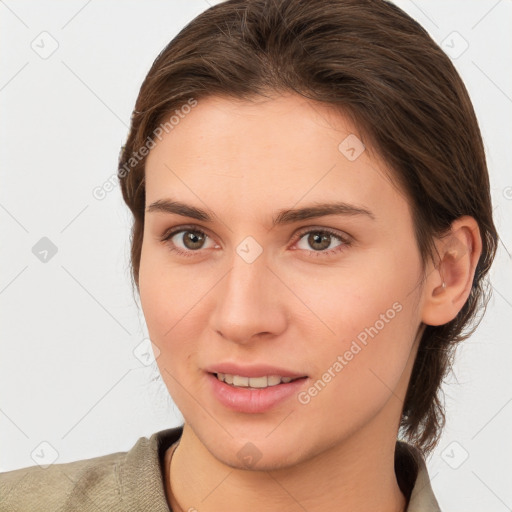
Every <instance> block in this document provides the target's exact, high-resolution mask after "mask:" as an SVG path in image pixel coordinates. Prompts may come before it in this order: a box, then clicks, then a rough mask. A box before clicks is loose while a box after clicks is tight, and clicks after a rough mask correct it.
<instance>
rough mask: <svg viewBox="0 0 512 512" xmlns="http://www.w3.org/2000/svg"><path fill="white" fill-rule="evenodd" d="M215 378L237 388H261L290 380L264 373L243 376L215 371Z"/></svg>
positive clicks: (289, 379) (289, 378) (286, 382)
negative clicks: (257, 375)
mask: <svg viewBox="0 0 512 512" xmlns="http://www.w3.org/2000/svg"><path fill="white" fill-rule="evenodd" d="M216 376H217V379H219V380H220V381H221V382H225V383H226V384H229V385H230V386H234V387H237V388H254V389H263V388H268V387H271V386H277V385H279V384H288V382H291V381H292V380H295V379H292V378H291V377H281V376H280V375H264V376H262V377H244V376H243V375H233V374H229V373H217V374H216Z"/></svg>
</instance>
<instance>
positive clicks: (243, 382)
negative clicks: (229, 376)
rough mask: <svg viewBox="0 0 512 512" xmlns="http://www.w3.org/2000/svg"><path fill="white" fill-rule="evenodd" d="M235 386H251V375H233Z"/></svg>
mask: <svg viewBox="0 0 512 512" xmlns="http://www.w3.org/2000/svg"><path fill="white" fill-rule="evenodd" d="M233 386H240V387H242V388H246V387H247V386H249V377H240V375H233Z"/></svg>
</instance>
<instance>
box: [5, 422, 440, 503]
mask: <svg viewBox="0 0 512 512" xmlns="http://www.w3.org/2000/svg"><path fill="white" fill-rule="evenodd" d="M181 433H182V428H181V427H179V428H174V429H168V430H163V431H161V432H157V433H156V434H153V435H152V436H151V437H150V438H149V439H147V438H145V437H141V438H140V439H139V440H138V441H137V443H136V444H135V446H134V447H133V448H132V449H131V450H130V451H128V452H120V453H112V454H110V455H104V456H102V457H96V458H93V459H87V460H79V461H76V462H69V463H65V464H53V465H51V466H50V467H48V468H47V469H42V468H40V467H39V466H33V467H29V468H24V469H18V470H15V471H9V472H7V473H0V512H18V511H19V512H21V511H23V512H32V511H38V512H71V511H76V512H78V511H80V512H99V511H109V512H118V511H119V512H121V511H123V512H136V511H137V512H145V511H147V512H170V508H169V505H168V504H167V499H166V497H165V483H164V477H163V461H164V457H165V452H166V450H167V448H169V447H170V446H171V445H172V444H173V443H175V442H176V441H178V440H179V439H180V437H181ZM395 471H396V474H397V480H398V482H399V484H400V487H401V489H402V491H403V492H404V494H405V495H406V497H407V496H408V495H409V493H410V500H409V505H408V507H407V512H440V508H439V505H438V503H437V500H436V498H435V496H434V493H433V492H432V487H431V486H430V480H429V477H428V473H427V469H426V466H425V462H424V461H423V459H422V458H421V455H420V453H419V451H418V450H417V449H416V448H414V447H413V446H411V445H409V444H406V443H403V442H401V441H398V442H397V447H396V452H395ZM416 473H417V474H416ZM411 488H412V491H411ZM171 512H172V511H171Z"/></svg>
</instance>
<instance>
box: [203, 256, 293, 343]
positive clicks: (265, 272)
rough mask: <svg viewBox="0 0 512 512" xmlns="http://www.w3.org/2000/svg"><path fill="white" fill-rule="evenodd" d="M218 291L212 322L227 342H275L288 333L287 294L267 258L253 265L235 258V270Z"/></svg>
mask: <svg viewBox="0 0 512 512" xmlns="http://www.w3.org/2000/svg"><path fill="white" fill-rule="evenodd" d="M216 288H217V296H216V307H215V309H214V312H213V314H212V316H211V318H210V322H211V326H212V328H213V329H214V330H215V332H216V333H217V334H218V335H220V336H222V337H223V338H224V339H226V340H229V341H232V342H234V343H238V344H248V343H252V342H254V341H256V340H261V339H264V338H267V339H271V338H272V337H275V336H278V335H279V334H281V333H282V332H283V331H284V330H285V329H286V326H287V314H286V307H285V303H284V301H283V300H282V299H283V296H282V293H283V290H280V286H279V281H278V280H277V279H276V277H275V274H274V273H273V272H272V271H271V270H270V268H269V267H268V262H267V260H266V258H265V257H264V256H263V254H262V255H261V256H260V257H259V258H258V259H256V261H253V262H252V263H247V262H246V261H244V260H243V259H242V258H241V257H239V256H238V254H234V256H233V259H232V266H231V270H230V271H229V272H228V274H227V275H226V276H225V278H224V279H223V280H222V281H221V283H219V285H218V286H217V287H216ZM281 288H282V287H281Z"/></svg>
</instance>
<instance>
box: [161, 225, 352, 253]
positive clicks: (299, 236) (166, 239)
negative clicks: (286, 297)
mask: <svg viewBox="0 0 512 512" xmlns="http://www.w3.org/2000/svg"><path fill="white" fill-rule="evenodd" d="M187 231H189V232H192V233H200V234H201V235H204V236H205V237H207V238H211V237H210V236H209V235H208V234H206V233H205V232H204V231H203V230H201V229H198V228H197V227H195V226H180V227H177V228H174V229H171V230H170V231H166V232H165V233H164V234H163V235H162V237H161V238H160V241H161V242H163V243H167V244H168V245H169V242H170V239H171V238H172V237H173V236H174V235H176V234H178V233H181V232H187ZM310 233H321V234H328V235H331V236H332V237H333V238H336V239H338V240H339V241H340V242H341V244H340V245H338V246H336V247H335V248H334V249H329V250H325V251H313V250H310V251H306V252H307V253H308V256H310V257H312V258H318V257H325V256H330V255H332V254H334V253H339V252H342V251H344V250H345V249H346V248H347V247H349V246H350V245H351V241H350V240H349V238H348V237H347V236H342V235H341V234H340V233H338V232H335V231H333V230H331V229H329V228H307V229H306V228H304V229H303V230H301V231H300V232H299V233H297V234H296V235H295V237H294V238H295V241H294V244H295V243H297V242H299V241H300V240H301V239H302V238H303V237H304V235H307V234H310ZM169 250H170V251H172V252H175V253H177V254H179V255H180V256H185V257H193V256H195V255H196V254H197V253H199V252H200V251H201V249H198V250H196V251H193V250H188V251H184V250H182V249H180V248H178V247H176V246H170V247H169ZM298 250H303V251H304V250H305V249H298Z"/></svg>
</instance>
